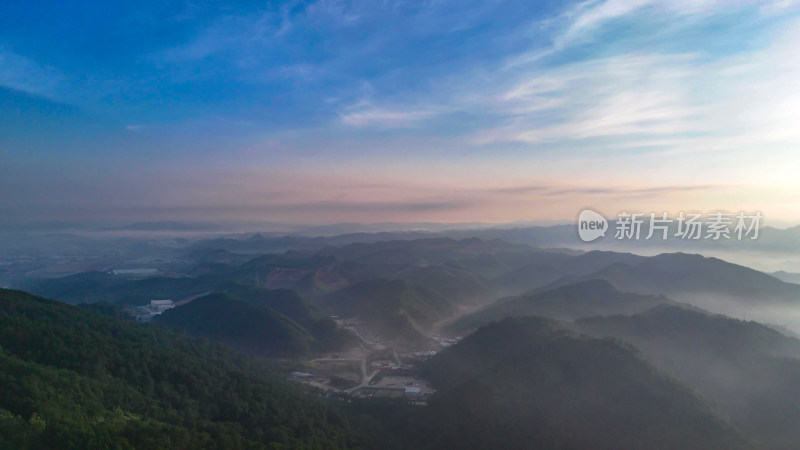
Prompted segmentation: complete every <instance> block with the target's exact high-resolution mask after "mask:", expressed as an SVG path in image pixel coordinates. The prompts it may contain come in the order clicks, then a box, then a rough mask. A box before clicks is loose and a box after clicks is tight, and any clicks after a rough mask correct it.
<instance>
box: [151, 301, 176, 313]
mask: <svg viewBox="0 0 800 450" xmlns="http://www.w3.org/2000/svg"><path fill="white" fill-rule="evenodd" d="M174 307H175V302H173V301H172V300H150V310H151V311H153V314H161V313H162V312H164V311H166V310H168V309H172V308H174Z"/></svg>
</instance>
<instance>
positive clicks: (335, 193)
mask: <svg viewBox="0 0 800 450" xmlns="http://www.w3.org/2000/svg"><path fill="white" fill-rule="evenodd" d="M799 124H800V3H796V2H794V1H791V0H782V1H775V2H765V1H747V0H740V1H722V0H720V1H714V0H695V1H690V0H669V1H661V0H605V1H603V0H594V1H586V2H561V1H542V2H536V1H530V0H527V1H501V0H482V1H471V0H460V1H447V0H429V1H418V2H410V1H388V0H386V1H383V0H370V1H338V0H319V1H308V2H299V1H292V2H265V1H258V2H255V1H242V2H230V1H229V2H202V1H178V2H169V1H148V0H137V1H136V2H127V1H119V2H88V1H38V0H27V1H24V2H1V3H0V210H2V211H3V214H2V218H0V225H3V224H10V223H14V224H25V223H34V222H93V221H96V222H119V223H127V222H138V221H163V220H179V221H205V222H209V221H210V222H237V221H264V222H276V223H309V224H324V223H338V222H373V223H374V222H514V221H535V220H574V219H575V218H576V217H577V215H578V213H579V211H580V210H581V209H582V208H584V207H592V208H594V209H596V210H598V211H601V212H603V213H605V214H608V215H613V214H616V213H618V212H620V211H643V212H650V211H656V212H661V211H668V212H670V213H672V214H677V212H678V211H682V210H693V211H704V212H706V211H715V210H727V211H740V210H744V211H756V210H758V211H761V212H762V213H763V214H764V216H765V221H766V222H767V223H770V221H771V223H773V224H793V223H794V224H797V223H800V201H798V198H799V197H798V192H800V176H798V169H800V125H799Z"/></svg>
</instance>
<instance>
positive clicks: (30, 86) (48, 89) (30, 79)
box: [0, 45, 62, 97]
mask: <svg viewBox="0 0 800 450" xmlns="http://www.w3.org/2000/svg"><path fill="white" fill-rule="evenodd" d="M61 80H62V76H61V75H60V74H59V73H58V72H57V71H56V70H55V69H53V68H50V67H47V66H43V65H41V64H38V63H37V62H36V61H33V60H31V59H29V58H26V57H24V56H22V55H19V54H16V53H14V52H13V51H12V50H11V49H9V48H6V47H4V46H3V45H0V86H3V87H7V88H11V89H16V90H18V91H23V92H26V93H29V94H34V95H39V96H43V97H52V96H54V94H56V89H57V86H58V84H59V83H60V82H61Z"/></svg>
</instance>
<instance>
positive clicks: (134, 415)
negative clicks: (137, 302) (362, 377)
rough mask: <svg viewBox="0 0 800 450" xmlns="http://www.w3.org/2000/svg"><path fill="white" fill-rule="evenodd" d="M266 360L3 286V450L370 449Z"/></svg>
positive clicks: (336, 414)
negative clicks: (276, 374)
mask: <svg viewBox="0 0 800 450" xmlns="http://www.w3.org/2000/svg"><path fill="white" fill-rule="evenodd" d="M269 373H270V372H269V370H268V368H267V367H266V366H265V365H264V364H262V363H260V362H259V361H256V360H252V359H247V358H245V357H243V356H240V355H238V354H236V353H233V352H232V351H230V350H226V349H225V348H223V347H222V346H218V345H214V344H210V343H208V342H206V341H199V340H195V339H190V338H187V337H184V336H180V335H177V334H175V333H173V332H171V331H169V330H165V329H160V328H158V327H154V326H146V325H140V324H137V323H134V322H128V321H124V320H122V319H118V318H114V317H110V316H107V315H102V314H100V313H97V312H95V311H92V310H90V309H87V308H79V307H75V306H69V305H66V304H63V303H60V302H56V301H51V300H46V299H43V298H40V297H36V296H32V295H29V294H26V293H24V292H20V291H10V290H0V448H139V449H141V448H153V449H156V448H158V449H161V448H176V449H199V448H224V449H229V448H319V449H323V448H324V449H330V448H354V447H371V445H370V444H369V443H365V441H364V438H363V436H362V435H361V434H359V433H358V432H356V431H355V427H354V426H353V425H351V422H350V419H349V418H348V417H347V416H346V415H344V414H343V413H342V412H341V411H339V410H338V409H336V408H334V407H333V406H330V405H327V404H325V403H323V402H322V401H319V400H316V399H313V398H310V397H307V396H305V395H303V394H301V393H299V392H296V391H294V390H293V389H292V388H291V387H289V386H288V385H286V384H285V383H284V382H283V381H282V380H280V379H279V378H276V377H274V376H273V375H270V374H269Z"/></svg>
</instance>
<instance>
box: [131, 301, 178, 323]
mask: <svg viewBox="0 0 800 450" xmlns="http://www.w3.org/2000/svg"><path fill="white" fill-rule="evenodd" d="M174 307H175V302H173V301H172V300H150V304H149V305H142V306H134V307H133V313H134V315H135V316H136V320H137V321H139V322H150V321H151V320H153V317H155V316H157V315H159V314H161V313H163V312H164V311H166V310H168V309H172V308H174Z"/></svg>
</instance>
